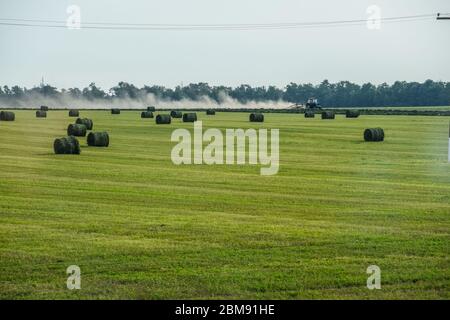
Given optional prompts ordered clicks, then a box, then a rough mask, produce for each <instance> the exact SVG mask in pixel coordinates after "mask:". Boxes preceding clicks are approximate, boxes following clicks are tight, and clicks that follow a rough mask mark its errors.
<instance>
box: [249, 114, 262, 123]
mask: <svg viewBox="0 0 450 320" xmlns="http://www.w3.org/2000/svg"><path fill="white" fill-rule="evenodd" d="M249 119H250V122H264V115H263V114H262V113H251V114H250V118H249Z"/></svg>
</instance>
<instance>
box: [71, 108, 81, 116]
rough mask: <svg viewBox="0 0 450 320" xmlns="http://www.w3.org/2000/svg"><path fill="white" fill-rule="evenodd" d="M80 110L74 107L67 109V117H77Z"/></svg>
mask: <svg viewBox="0 0 450 320" xmlns="http://www.w3.org/2000/svg"><path fill="white" fill-rule="evenodd" d="M79 116H80V112H79V111H78V110H76V109H70V110H69V117H79Z"/></svg>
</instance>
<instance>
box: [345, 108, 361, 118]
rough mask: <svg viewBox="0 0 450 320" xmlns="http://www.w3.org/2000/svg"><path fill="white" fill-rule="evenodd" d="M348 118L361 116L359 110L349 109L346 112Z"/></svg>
mask: <svg viewBox="0 0 450 320" xmlns="http://www.w3.org/2000/svg"><path fill="white" fill-rule="evenodd" d="M345 117H346V118H358V117H359V110H347V111H346V112H345Z"/></svg>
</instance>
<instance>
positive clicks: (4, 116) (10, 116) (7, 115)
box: [0, 111, 16, 121]
mask: <svg viewBox="0 0 450 320" xmlns="http://www.w3.org/2000/svg"><path fill="white" fill-rule="evenodd" d="M15 119H16V115H15V113H14V112H11V111H1V112H0V120H1V121H14V120H15Z"/></svg>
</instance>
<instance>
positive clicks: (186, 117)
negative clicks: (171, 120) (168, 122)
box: [183, 112, 197, 122]
mask: <svg viewBox="0 0 450 320" xmlns="http://www.w3.org/2000/svg"><path fill="white" fill-rule="evenodd" d="M195 121H197V114H196V113H193V112H192V113H185V114H183V122H195Z"/></svg>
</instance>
